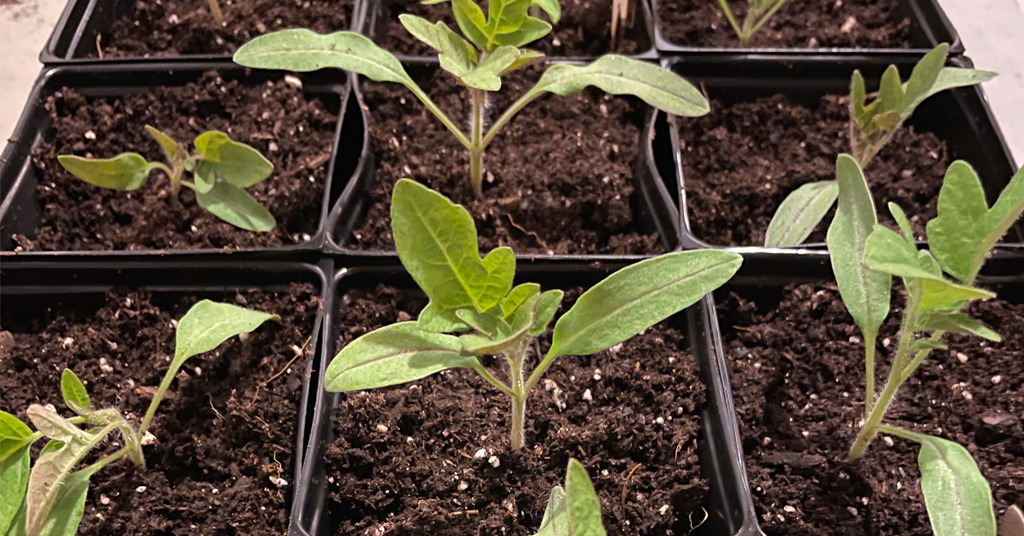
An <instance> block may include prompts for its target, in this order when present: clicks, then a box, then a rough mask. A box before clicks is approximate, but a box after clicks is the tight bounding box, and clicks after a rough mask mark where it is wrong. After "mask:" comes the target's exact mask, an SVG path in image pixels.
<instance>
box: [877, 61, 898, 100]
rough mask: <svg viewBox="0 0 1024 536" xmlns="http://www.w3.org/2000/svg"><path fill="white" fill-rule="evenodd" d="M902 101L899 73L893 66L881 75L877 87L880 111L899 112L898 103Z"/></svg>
mask: <svg viewBox="0 0 1024 536" xmlns="http://www.w3.org/2000/svg"><path fill="white" fill-rule="evenodd" d="M902 100H903V84H902V83H901V82H900V72H899V70H898V69H897V68H896V66H895V65H890V66H889V68H888V69H886V70H885V72H884V73H882V82H881V85H880V86H879V87H878V102H879V103H881V107H882V110H885V111H890V110H897V111H898V110H899V108H900V102H901V101H902Z"/></svg>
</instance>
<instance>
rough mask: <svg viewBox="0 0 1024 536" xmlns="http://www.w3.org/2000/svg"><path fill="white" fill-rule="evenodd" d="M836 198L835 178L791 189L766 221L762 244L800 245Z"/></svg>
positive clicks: (769, 245)
mask: <svg viewBox="0 0 1024 536" xmlns="http://www.w3.org/2000/svg"><path fill="white" fill-rule="evenodd" d="M837 197H839V183H838V182H836V181H821V182H809V183H807V184H804V185H803V186H801V187H799V188H797V189H796V190H793V192H791V193H790V194H789V195H788V196H786V199H785V200H784V201H783V202H782V204H781V205H779V209H778V210H777V211H775V215H774V216H772V221H771V223H769V224H768V231H767V232H766V233H765V237H764V247H766V248H778V247H789V246H799V245H800V244H803V243H804V240H807V237H808V236H811V233H812V232H813V231H814V228H815V227H817V226H818V224H819V223H821V220H822V219H823V218H824V217H825V214H827V213H828V211H829V209H830V208H832V205H833V204H835V202H836V198H837Z"/></svg>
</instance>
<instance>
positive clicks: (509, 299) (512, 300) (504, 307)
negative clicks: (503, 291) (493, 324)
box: [501, 283, 540, 318]
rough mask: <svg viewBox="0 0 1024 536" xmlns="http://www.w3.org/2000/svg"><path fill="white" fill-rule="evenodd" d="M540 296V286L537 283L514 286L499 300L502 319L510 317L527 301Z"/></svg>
mask: <svg viewBox="0 0 1024 536" xmlns="http://www.w3.org/2000/svg"><path fill="white" fill-rule="evenodd" d="M536 294H540V285H538V284H537V283H523V284H522V285H516V286H515V288H513V289H512V290H511V291H509V293H508V295H507V296H505V297H504V298H502V300H501V315H502V317H504V318H508V317H510V316H512V313H515V312H516V309H518V308H519V306H520V305H522V304H523V303H524V302H525V301H526V300H527V299H529V298H531V297H532V296H534V295H536Z"/></svg>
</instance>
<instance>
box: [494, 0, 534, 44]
mask: <svg viewBox="0 0 1024 536" xmlns="http://www.w3.org/2000/svg"><path fill="white" fill-rule="evenodd" d="M529 7H530V0H488V2H487V25H486V26H485V27H484V34H485V35H486V36H487V39H488V50H490V45H493V44H494V36H496V35H498V34H507V33H511V32H514V31H516V30H518V29H519V27H520V26H522V24H523V21H524V20H525V19H526V10H527V9H528V8H529Z"/></svg>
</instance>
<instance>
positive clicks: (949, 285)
mask: <svg viewBox="0 0 1024 536" xmlns="http://www.w3.org/2000/svg"><path fill="white" fill-rule="evenodd" d="M995 297H996V295H995V293H993V292H989V291H987V290H984V289H980V288H975V287H969V286H966V285H960V284H957V283H953V282H951V281H946V280H945V279H922V280H921V304H920V305H919V306H918V310H919V311H921V312H926V311H936V310H941V309H947V308H949V307H959V306H962V305H964V304H967V303H968V302H972V301H975V300H988V299H992V298H995Z"/></svg>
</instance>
